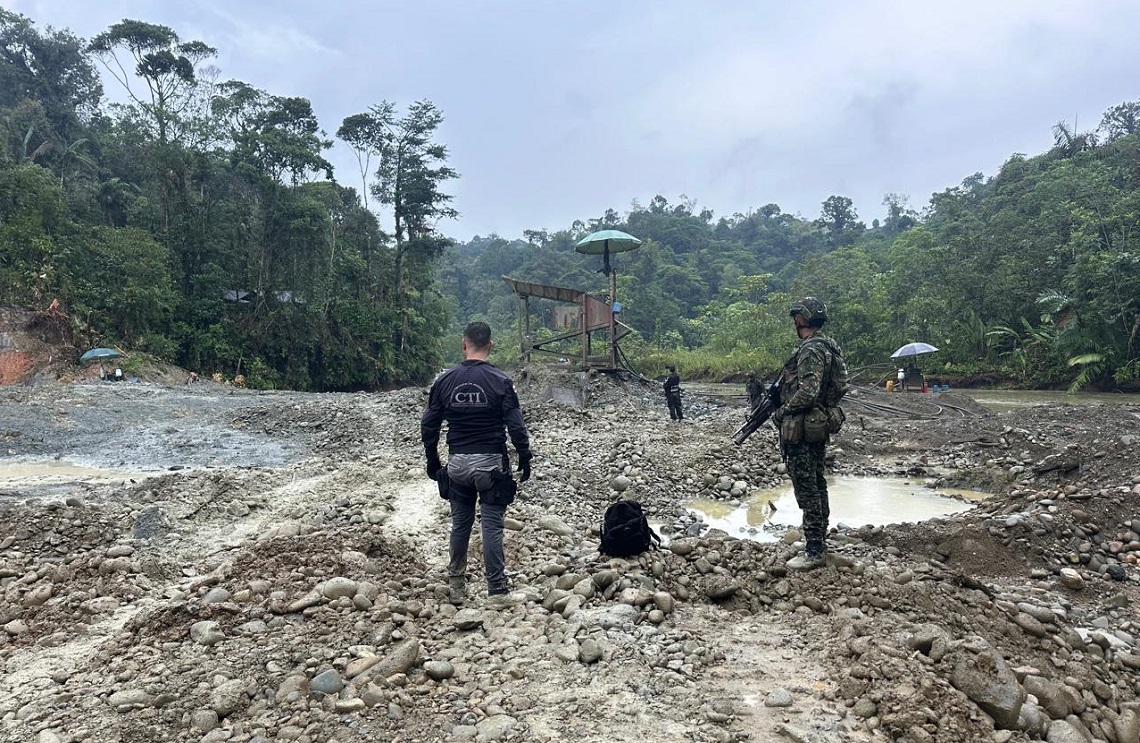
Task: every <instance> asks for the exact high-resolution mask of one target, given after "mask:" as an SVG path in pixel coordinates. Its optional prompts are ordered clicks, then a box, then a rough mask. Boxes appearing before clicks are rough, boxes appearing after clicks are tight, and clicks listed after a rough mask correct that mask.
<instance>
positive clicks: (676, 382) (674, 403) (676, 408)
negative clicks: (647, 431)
mask: <svg viewBox="0 0 1140 743" xmlns="http://www.w3.org/2000/svg"><path fill="white" fill-rule="evenodd" d="M666 368H667V369H668V370H669V377H668V378H667V379H666V380H665V404H666V405H668V406H669V417H670V418H672V419H673V420H675V421H679V420H684V419H685V414H684V412H683V411H682V410H681V377H680V376H679V375H678V374H677V367H675V366H672V365H670V366H667V367H666Z"/></svg>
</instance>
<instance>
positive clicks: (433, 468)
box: [427, 451, 443, 480]
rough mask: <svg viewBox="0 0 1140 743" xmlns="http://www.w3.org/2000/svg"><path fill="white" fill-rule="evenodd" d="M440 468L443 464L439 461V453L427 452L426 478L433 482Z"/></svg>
mask: <svg viewBox="0 0 1140 743" xmlns="http://www.w3.org/2000/svg"><path fill="white" fill-rule="evenodd" d="M442 466H443V464H442V463H441V462H440V461H439V452H437V451H429V452H428V453H427V476H428V477H430V478H431V479H433V480H434V479H435V478H436V476H437V475H438V474H439V468H440V467H442Z"/></svg>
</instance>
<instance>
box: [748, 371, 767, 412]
mask: <svg viewBox="0 0 1140 743" xmlns="http://www.w3.org/2000/svg"><path fill="white" fill-rule="evenodd" d="M747 388H748V408H749V409H750V410H755V409H756V407H757V406H758V405H759V404H760V401H761V400H763V399H764V392H765V391H766V390H765V389H764V383H763V382H761V381H760V378H759V377H757V376H756V372H754V371H750V372H748V384H747Z"/></svg>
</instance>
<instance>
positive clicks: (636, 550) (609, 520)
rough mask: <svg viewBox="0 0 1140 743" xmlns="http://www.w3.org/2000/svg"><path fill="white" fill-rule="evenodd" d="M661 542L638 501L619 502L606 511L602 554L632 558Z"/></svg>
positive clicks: (603, 523) (603, 522) (603, 524)
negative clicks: (650, 526)
mask: <svg viewBox="0 0 1140 743" xmlns="http://www.w3.org/2000/svg"><path fill="white" fill-rule="evenodd" d="M660 541H661V537H659V536H657V534H656V533H655V532H654V531H653V530H652V529H650V528H649V521H647V520H646V518H645V512H644V511H642V510H641V504H640V503H638V502H637V501H631V500H619V501H618V502H617V503H613V504H611V505H610V507H609V508H607V509H606V515H605V518H604V519H603V520H602V546H601V547H600V548H599V551H600V552H602V553H604V554H607V555H611V556H613V557H631V556H633V555H640V554H641V553H642V552H645V551H646V550H648V549H649V548H650V547H651V546H653V545H654V543H655V542H660Z"/></svg>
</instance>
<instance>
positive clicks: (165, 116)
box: [88, 19, 218, 144]
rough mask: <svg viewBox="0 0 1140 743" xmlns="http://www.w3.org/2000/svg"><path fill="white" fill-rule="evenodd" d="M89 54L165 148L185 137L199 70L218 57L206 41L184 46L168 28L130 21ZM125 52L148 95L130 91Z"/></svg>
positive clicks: (98, 42)
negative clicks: (122, 57)
mask: <svg viewBox="0 0 1140 743" xmlns="http://www.w3.org/2000/svg"><path fill="white" fill-rule="evenodd" d="M88 49H89V51H91V52H92V53H94V54H95V56H96V57H97V58H98V59H99V60H100V61H101V62H102V63H103V66H104V67H106V68H107V71H108V72H109V73H111V76H112V77H114V78H115V80H117V81H118V82H119V84H120V85H122V86H123V88H124V89H125V90H126V91H127V94H128V95H129V96H130V97H131V99H132V100H134V102H135V103H136V104H137V105H138V106H139V108H141V109H142V110H143V111H145V112H146V113H147V114H148V116H149V118H150V120H151V121H152V122H153V124H154V127H155V134H156V136H157V138H158V141H159V142H160V143H161V144H166V143H167V142H169V141H171V140H172V139H178V138H179V136H181V134H182V133H183V132H184V131H185V129H186V126H185V125H186V120H185V119H184V118H183V114H184V113H185V112H186V111H187V109H188V107H189V106H190V104H191V102H192V100H193V95H194V88H195V85H196V83H197V81H198V66H199V65H200V64H202V63H203V62H205V61H206V60H208V59H211V58H213V57H215V56H216V55H217V53H218V50H217V49H214V48H213V47H211V46H208V45H206V44H205V43H203V42H201V41H186V42H183V41H182V40H181V39H179V38H178V34H177V33H175V32H174V29H172V28H170V27H169V26H162V25H158V24H154V23H144V22H143V21H134V20H129V19H127V20H123V21H120V22H119V23H116V24H115V25H113V26H111V27H110V28H109V29H107V30H106V31H104V32H103V33H101V34H99V35H98V36H96V37H95V38H94V39H92V40H91V44H90V46H89V47H88ZM120 50H122V51H125V52H126V53H127V54H128V55H129V56H130V57H131V58H132V59H133V60H134V63H135V64H134V74H135V75H136V76H138V77H139V78H141V79H142V81H143V83H144V84H145V86H146V93H142V92H136V89H135V88H134V87H133V86H132V85H131V75H130V74H129V73H128V72H127V69H126V68H125V67H124V66H123V62H122V60H120V59H119V57H118V52H119V51H120Z"/></svg>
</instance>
